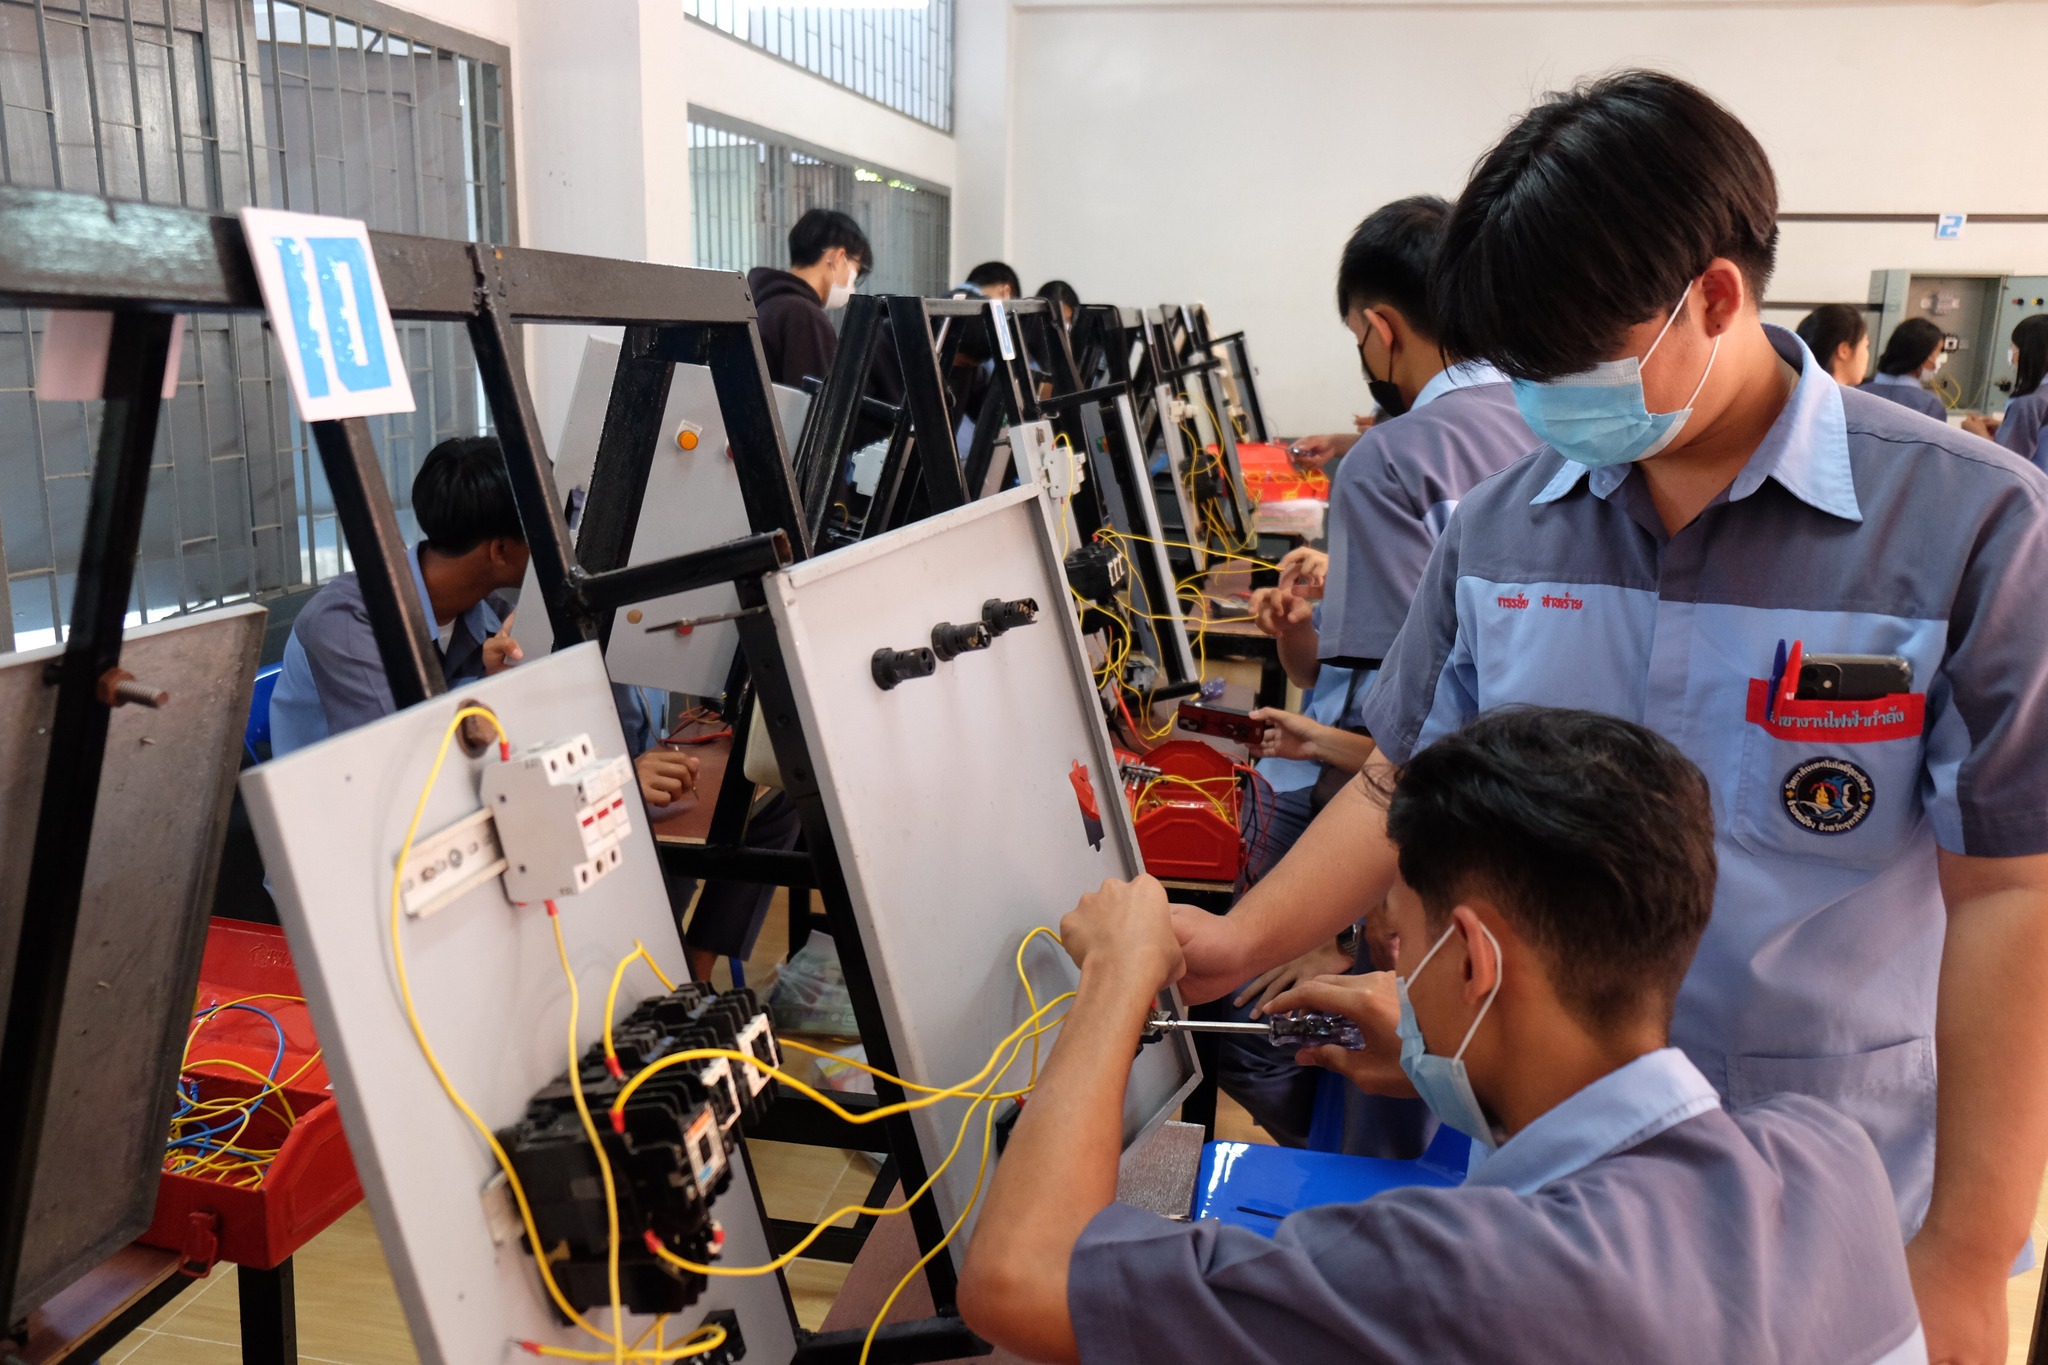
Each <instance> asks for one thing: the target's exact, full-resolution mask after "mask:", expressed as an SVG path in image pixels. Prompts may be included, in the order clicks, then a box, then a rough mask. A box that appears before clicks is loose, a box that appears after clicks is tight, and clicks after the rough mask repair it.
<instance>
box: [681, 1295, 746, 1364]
mask: <svg viewBox="0 0 2048 1365" xmlns="http://www.w3.org/2000/svg"><path fill="white" fill-rule="evenodd" d="M706 1327H723V1328H724V1329H725V1340H723V1341H721V1342H719V1343H718V1345H716V1346H714V1347H712V1348H711V1349H710V1350H708V1351H706V1352H704V1353H703V1354H702V1355H694V1356H691V1357H690V1358H689V1359H690V1365H739V1362H740V1361H742V1360H745V1359H746V1358H747V1339H746V1338H745V1337H743V1336H741V1335H740V1315H739V1314H738V1313H735V1312H733V1311H732V1309H730V1308H720V1309H718V1310H716V1311H714V1312H710V1313H706V1314H705V1315H704V1321H703V1322H701V1323H699V1324H698V1329H697V1330H698V1331H702V1330H703V1329H704V1328H706Z"/></svg>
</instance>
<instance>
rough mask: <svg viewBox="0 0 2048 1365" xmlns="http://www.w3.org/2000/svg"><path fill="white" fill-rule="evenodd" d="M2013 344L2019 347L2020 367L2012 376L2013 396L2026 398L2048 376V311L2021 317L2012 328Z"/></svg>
mask: <svg viewBox="0 0 2048 1365" xmlns="http://www.w3.org/2000/svg"><path fill="white" fill-rule="evenodd" d="M2012 344H2013V345H2015V346H2017V347H2019V351H2020V363H2019V368H2018V369H2017V370H2016V371H2015V372H2014V374H2013V377H2012V396H2013V397H2015V398H2025V397H2026V396H2027V395H2028V394H2030V393H2032V392H2033V391H2034V390H2035V389H2038V388H2040V387H2041V380H2042V379H2043V378H2044V377H2048V313H2036V314H2034V315H2033V316H2032V317H2024V318H2021V319H2020V322H2019V326H2017V327H2015V328H2013V329H2012Z"/></svg>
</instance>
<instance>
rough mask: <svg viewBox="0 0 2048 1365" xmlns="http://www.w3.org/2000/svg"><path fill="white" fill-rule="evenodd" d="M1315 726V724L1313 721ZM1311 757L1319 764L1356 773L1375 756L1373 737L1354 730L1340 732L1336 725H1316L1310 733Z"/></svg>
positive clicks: (1309, 748) (1308, 742)
mask: <svg viewBox="0 0 2048 1365" xmlns="http://www.w3.org/2000/svg"><path fill="white" fill-rule="evenodd" d="M1310 724H1312V725H1314V724H1315V722H1313V721H1311V722H1310ZM1307 744H1308V751H1309V756H1310V757H1311V758H1313V759H1315V761H1316V762H1318V763H1327V764H1329V765H1330V766H1331V767H1333V768H1336V769H1338V770H1340V771H1342V772H1347V773H1355V772H1357V771H1358V770H1359V769H1361V768H1363V767H1364V766H1365V765H1366V762H1367V760H1369V759H1371V757H1372V755H1373V748H1374V745H1373V742H1372V736H1371V735H1361V734H1358V733H1357V732H1355V731H1352V730H1340V729H1338V728H1337V727H1336V726H1334V725H1316V728H1315V729H1314V730H1312V731H1310V732H1309V736H1308V740H1307Z"/></svg>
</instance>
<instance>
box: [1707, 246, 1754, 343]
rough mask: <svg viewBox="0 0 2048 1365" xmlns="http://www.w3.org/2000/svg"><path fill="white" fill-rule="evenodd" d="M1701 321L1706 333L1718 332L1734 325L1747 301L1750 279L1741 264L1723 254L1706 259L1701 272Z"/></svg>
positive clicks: (1711, 334)
mask: <svg viewBox="0 0 2048 1365" xmlns="http://www.w3.org/2000/svg"><path fill="white" fill-rule="evenodd" d="M1697 292H1698V293H1699V296H1700V322H1701V325H1702V326H1703V327H1704V328H1705V329H1706V333H1707V335H1708V336H1709V337H1717V336H1720V335H1721V334H1722V333H1723V332H1726V331H1727V330H1728V329H1729V328H1730V327H1733V326H1734V325H1735V320H1736V318H1737V317H1739V316H1740V315H1741V314H1742V312H1743V310H1744V308H1745V307H1746V306H1747V304H1748V303H1749V301H1750V300H1749V280H1748V279H1747V278H1746V277H1745V276H1744V275H1743V273H1742V267H1741V266H1739V265H1737V264H1735V262H1733V261H1731V260H1729V259H1728V258H1727V257H1725V256H1716V257H1715V258H1714V259H1713V260H1711V261H1709V262H1708V263H1707V269H1706V273H1704V274H1703V275H1701V276H1700V282H1699V289H1698V291H1697Z"/></svg>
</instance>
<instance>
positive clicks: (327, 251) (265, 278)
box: [241, 208, 414, 422]
mask: <svg viewBox="0 0 2048 1365" xmlns="http://www.w3.org/2000/svg"><path fill="white" fill-rule="evenodd" d="M241 219H242V233H243V235H244V236H245V237H246V238H247V239H248V243H249V255H250V258H251V259H252V260H253V261H254V262H255V265H256V278H257V281H258V282H259V283H260V284H261V285H262V288H263V307H264V310H265V311H266V312H267V313H268V314H269V316H270V329H271V331H273V332H275V333H276V334H277V341H278V347H279V349H281V350H282V351H283V352H284V363H285V369H286V371H287V372H288V373H289V374H290V375H291V381H292V396H293V397H294V398H295V399H297V400H298V407H299V416H300V418H302V419H303V420H305V421H308V422H326V421H332V420H334V419H335V418H340V417H374V416H376V415H378V414H379V413H387V412H411V411H413V408H414V403H413V396H412V381H411V380H410V379H409V378H408V377H407V375H406V368H405V355H404V353H403V352H402V351H400V350H399V348H398V332H397V330H396V329H395V328H393V327H392V325H391V308H390V305H388V304H387V303H385V301H384V284H383V281H382V280H381V279H379V278H378V275H377V258H376V257H375V256H374V255H373V254H372V253H371V251H370V231H369V229H368V228H367V227H365V226H364V225H363V223H362V222H361V221H359V220H357V219H354V218H328V217H324V216H322V215H320V214H313V213H285V212H282V211H280V210H277V209H254V208H247V209H243V210H242V212H241Z"/></svg>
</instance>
